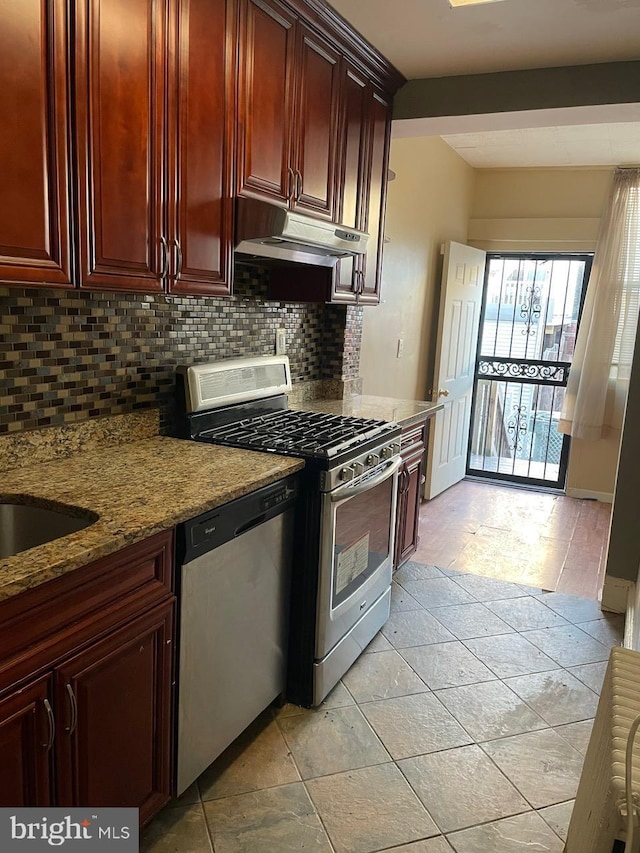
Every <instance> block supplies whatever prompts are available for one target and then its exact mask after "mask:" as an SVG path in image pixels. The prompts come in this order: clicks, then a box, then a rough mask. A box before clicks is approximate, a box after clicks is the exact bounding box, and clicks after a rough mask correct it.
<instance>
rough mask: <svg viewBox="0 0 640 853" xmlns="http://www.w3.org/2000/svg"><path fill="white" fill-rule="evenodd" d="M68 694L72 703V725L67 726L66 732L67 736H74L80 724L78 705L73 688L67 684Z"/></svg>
mask: <svg viewBox="0 0 640 853" xmlns="http://www.w3.org/2000/svg"><path fill="white" fill-rule="evenodd" d="M67 693H68V694H69V701H70V702H71V724H70V725H69V726H67V728H66V729H65V731H66V732H67V734H69V735H72V734H73V733H74V731H75V730H76V725H77V724H78V703H77V702H76V697H75V693H74V692H73V687H72V686H71V685H70V684H67Z"/></svg>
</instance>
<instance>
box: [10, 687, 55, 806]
mask: <svg viewBox="0 0 640 853" xmlns="http://www.w3.org/2000/svg"><path fill="white" fill-rule="evenodd" d="M52 703H53V699H52V698H51V679H50V678H41V679H39V680H38V681H35V682H34V683H32V684H30V685H29V686H28V687H27V688H25V689H22V690H16V691H15V693H12V694H10V695H9V696H8V697H7V698H6V699H3V700H2V701H1V702H0V767H2V772H1V773H0V803H1V804H2V805H3V806H11V807H21V806H48V805H50V804H51V781H50V769H49V761H50V757H51V749H52V747H53V737H54V718H53V710H52Z"/></svg>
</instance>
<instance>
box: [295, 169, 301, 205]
mask: <svg viewBox="0 0 640 853" xmlns="http://www.w3.org/2000/svg"><path fill="white" fill-rule="evenodd" d="M296 178H297V180H296V201H300V196H301V195H302V172H301V171H300V170H299V169H296Z"/></svg>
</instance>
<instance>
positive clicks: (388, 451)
mask: <svg viewBox="0 0 640 853" xmlns="http://www.w3.org/2000/svg"><path fill="white" fill-rule="evenodd" d="M391 456H393V448H391V447H383V448H382V450H381V451H380V458H381V459H389V458H390V457H391Z"/></svg>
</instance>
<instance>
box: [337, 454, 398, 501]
mask: <svg viewBox="0 0 640 853" xmlns="http://www.w3.org/2000/svg"><path fill="white" fill-rule="evenodd" d="M401 465H402V457H401V456H398V457H397V458H396V459H394V460H393V461H392V462H391V463H390V464H389V465H387V467H386V468H385V469H384V471H382V472H381V473H380V474H378V476H377V477H373V479H371V480H367V481H366V482H365V483H363V484H362V485H361V486H355V487H354V486H344V487H343V488H340V489H336V490H335V492H331V495H330V497H331V500H332V502H334V503H335V502H336V501H343V500H346V499H347V498H355V496H356V495H361V494H362V493H363V492H368V491H369V489H375V487H376V486H379V485H380V483H384V481H385V480H388V479H389V477H392V476H393V475H394V474H395V473H396V471H397V470H398V469H399V468H400V466H401Z"/></svg>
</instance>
